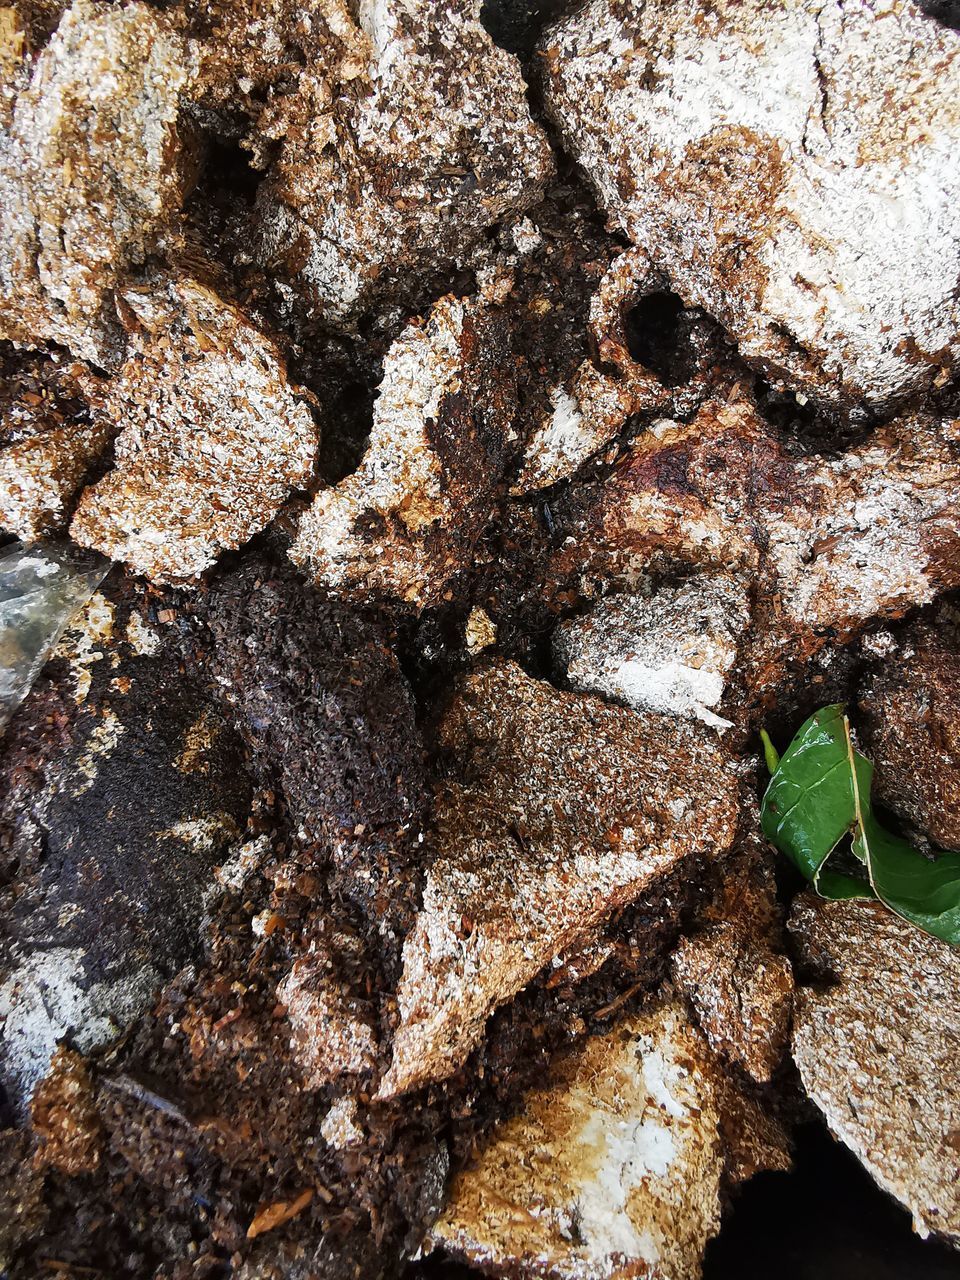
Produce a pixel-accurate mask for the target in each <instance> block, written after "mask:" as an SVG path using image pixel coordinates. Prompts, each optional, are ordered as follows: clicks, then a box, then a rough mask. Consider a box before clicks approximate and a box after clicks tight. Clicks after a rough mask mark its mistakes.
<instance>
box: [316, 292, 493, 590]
mask: <svg viewBox="0 0 960 1280" xmlns="http://www.w3.org/2000/svg"><path fill="white" fill-rule="evenodd" d="M511 361H512V357H511V354H510V350H509V345H508V336H507V330H506V327H505V324H504V322H503V320H502V319H501V318H499V317H498V316H497V315H496V314H495V313H494V312H492V311H491V310H489V309H487V308H486V307H484V306H483V305H482V304H476V303H470V302H464V301H463V300H461V299H459V298H453V297H448V298H444V299H442V300H441V301H440V302H438V303H437V304H436V305H435V306H434V308H433V309H432V311H431V312H430V314H429V315H428V316H427V318H426V319H425V320H423V321H414V322H412V323H411V324H410V325H408V326H407V328H406V329H404V331H403V333H402V334H401V335H400V337H399V338H398V339H397V341H396V342H395V343H394V344H393V346H392V347H391V348H390V351H389V352H388V354H387V358H386V364H385V369H384V377H383V381H382V383H381V385H380V394H379V398H378V399H377V402H376V405H375V407H374V421H373V430H372V431H371V434H370V442H369V445H368V447H367V452H366V454H365V456H364V459H363V461H362V463H361V464H360V467H359V468H358V469H357V470H356V471H355V472H354V473H353V474H352V475H350V476H348V477H347V478H346V479H345V480H343V481H341V482H340V484H338V485H336V486H335V487H334V488H332V489H327V490H324V491H322V492H321V493H319V494H318V495H317V497H316V498H315V499H314V502H313V505H312V507H311V508H310V510H309V511H308V512H307V513H306V514H305V515H304V517H303V519H302V521H301V523H300V532H299V536H298V538H297V541H296V543H295V544H294V547H293V549H292V550H291V553H290V554H291V556H292V558H293V560H294V562H295V563H296V564H298V565H301V566H302V567H303V568H304V569H305V570H306V571H307V572H308V573H310V574H311V575H312V577H313V578H314V579H315V580H316V581H317V582H319V583H322V584H323V585H325V586H327V587H330V588H331V589H332V590H334V591H337V592H341V593H344V594H349V595H351V596H352V597H354V598H358V599H361V600H362V599H364V598H373V599H376V598H378V597H383V596H387V597H394V598H397V599H400V600H402V601H405V602H406V603H408V604H411V605H413V606H415V607H416V608H418V609H421V608H423V607H425V606H426V605H429V604H435V603H436V602H437V601H438V600H439V598H440V595H441V593H442V591H443V588H444V586H445V585H446V583H447V582H448V581H449V580H450V578H451V577H453V575H454V574H456V573H457V572H458V571H459V570H461V569H464V568H467V567H469V565H470V564H471V562H472V557H473V548H474V545H475V543H476V540H477V538H478V537H479V535H480V533H481V532H482V530H483V528H484V526H485V525H486V522H487V519H488V518H489V515H490V510H491V507H492V505H493V497H494V492H495V490H496V486H497V483H498V480H499V478H500V475H501V472H502V470H503V466H504V461H505V457H506V449H507V439H508V433H509V431H510V428H511V425H512V415H513V412H514V405H515V401H514V380H513V374H512V371H511Z"/></svg>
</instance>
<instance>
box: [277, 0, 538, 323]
mask: <svg viewBox="0 0 960 1280" xmlns="http://www.w3.org/2000/svg"><path fill="white" fill-rule="evenodd" d="M480 8H481V5H480V0H465V3H461V4H457V5H436V4H432V3H428V2H426V0H362V2H361V3H360V5H359V8H358V11H357V16H356V17H355V16H354V14H353V13H351V11H350V9H348V7H347V5H346V4H338V3H327V4H325V5H323V6H322V7H321V12H322V14H323V16H322V18H315V19H314V22H315V24H316V27H315V34H314V36H313V39H314V48H315V50H316V52H315V54H314V59H313V60H312V61H311V62H310V63H308V65H307V66H306V67H305V68H304V69H303V70H302V71H301V72H300V73H299V76H298V83H297V91H296V92H295V93H293V94H288V95H286V96H278V97H277V98H276V99H275V100H274V102H273V103H272V104H271V105H272V110H271V112H269V113H264V114H265V117H266V118H261V120H260V121H259V124H258V127H259V129H260V130H261V131H262V132H264V133H265V134H266V135H267V137H269V138H276V139H279V140H280V147H279V154H278V155H277V157H276V160H275V161H274V163H273V164H272V166H271V168H270V170H269V173H268V176H267V180H266V183H265V186H264V189H263V191H262V193H261V195H260V198H259V200H258V206H257V223H256V237H257V240H258V242H259V244H258V250H257V252H258V256H259V257H260V259H261V261H262V262H263V264H264V266H265V267H266V268H267V269H268V270H269V271H271V272H272V273H274V274H279V275H281V276H285V277H286V278H287V280H289V282H290V285H291V286H292V287H293V288H294V289H295V290H296V291H297V292H298V294H300V295H301V297H302V299H303V301H304V302H305V304H306V306H307V308H308V309H309V310H311V311H313V312H315V313H318V314H320V315H322V316H325V317H327V318H330V319H334V320H338V321H346V320H348V319H349V318H350V317H352V316H355V315H357V314H358V313H361V312H362V311H363V310H364V309H365V308H367V307H369V306H370V304H371V301H372V300H374V299H378V300H382V299H384V298H390V297H391V295H396V294H399V295H400V296H402V295H403V293H404V290H405V289H406V290H407V291H409V289H410V288H411V285H412V286H413V287H416V286H417V285H418V284H420V283H421V282H420V281H418V280H417V279H416V274H417V273H418V272H419V273H423V272H427V273H435V272H437V271H438V270H442V269H444V268H447V269H449V268H451V267H453V266H454V265H455V264H456V262H457V261H459V260H460V258H461V256H462V255H463V254H465V252H466V251H467V250H468V249H469V247H470V245H471V242H472V241H474V240H476V239H477V238H478V237H479V236H480V234H481V233H482V231H483V229H484V228H485V227H488V226H489V225H490V224H491V223H494V222H496V221H497V220H498V219H500V218H502V217H503V216H504V215H505V214H507V213H511V212H519V211H522V210H523V209H524V208H526V207H527V206H528V205H530V204H532V203H534V201H535V200H536V199H537V198H538V197H539V196H540V194H541V193H542V189H543V186H544V183H545V182H546V180H547V178H548V177H549V176H550V174H551V172H552V168H553V162H552V156H551V152H550V148H549V145H548V143H547V140H546V137H545V136H544V134H543V132H542V131H541V129H540V128H539V126H537V125H535V124H534V123H533V121H532V120H531V119H530V112H529V108H528V105H527V101H526V97H525V92H524V90H525V86H524V82H523V80H522V78H521V76H520V72H519V68H518V66H517V64H516V62H515V60H514V59H513V58H512V57H511V55H509V54H507V53H505V52H504V51H503V50H502V49H498V48H497V47H496V46H495V45H494V44H493V42H492V41H491V40H490V37H489V36H488V35H487V33H486V31H485V30H484V29H483V27H482V26H481V24H480V21H479V16H480ZM324 25H325V26H326V28H327V32H328V34H327V36H326V39H325V40H324V39H323V38H322V34H321V33H322V30H323V26H324ZM301 38H302V37H301ZM494 104H495V109H491V108H492V107H493V106H494Z"/></svg>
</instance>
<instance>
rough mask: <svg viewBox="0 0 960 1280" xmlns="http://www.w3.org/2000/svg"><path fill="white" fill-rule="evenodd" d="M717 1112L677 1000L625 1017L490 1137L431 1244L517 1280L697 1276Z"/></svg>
mask: <svg viewBox="0 0 960 1280" xmlns="http://www.w3.org/2000/svg"><path fill="white" fill-rule="evenodd" d="M723 1107H724V1102H723V1095H722V1089H721V1088H719V1087H718V1071H717V1064H716V1062H715V1061H714V1060H713V1057H712V1055H711V1053H710V1050H709V1049H708V1048H707V1046H706V1044H705V1043H704V1041H703V1039H702V1037H701V1036H700V1035H699V1034H698V1033H697V1032H696V1031H695V1030H694V1029H693V1028H692V1027H691V1026H690V1025H689V1024H688V1022H687V1020H686V1016H685V1013H684V1011H683V1008H682V1006H680V1005H677V1004H665V1005H661V1006H660V1007H658V1008H655V1009H653V1010H651V1011H650V1012H649V1013H643V1014H638V1015H633V1016H631V1017H628V1018H625V1019H623V1020H621V1021H620V1022H619V1023H618V1024H617V1025H616V1026H615V1027H614V1028H613V1029H612V1030H611V1031H609V1032H608V1033H607V1034H606V1035H603V1036H597V1037H594V1038H591V1039H589V1040H587V1041H586V1042H585V1043H584V1044H583V1045H582V1046H580V1047H578V1048H577V1049H575V1050H573V1051H572V1052H569V1053H568V1054H566V1055H565V1056H564V1057H562V1058H561V1059H560V1060H559V1061H558V1062H557V1063H556V1064H555V1065H554V1067H553V1069H552V1071H551V1075H550V1077H549V1079H548V1081H547V1082H546V1083H545V1085H544V1087H543V1088H542V1089H539V1090H537V1091H536V1092H535V1093H532V1094H530V1095H529V1096H528V1097H527V1099H526V1100H525V1103H524V1105H523V1108H522V1110H521V1111H520V1112H519V1114H518V1115H516V1116H514V1117H512V1118H511V1119H509V1120H507V1121H506V1122H505V1123H503V1124H502V1125H500V1127H499V1128H498V1129H496V1130H495V1131H494V1133H493V1134H492V1135H491V1137H490V1139H489V1140H488V1141H487V1143H486V1145H485V1146H484V1147H483V1148H482V1149H481V1151H480V1152H479V1155H478V1157H477V1159H476V1162H475V1163H474V1164H473V1165H472V1166H470V1167H469V1168H467V1169H466V1170H464V1171H463V1172H462V1173H461V1174H460V1175H459V1176H458V1177H457V1179H456V1180H455V1182H454V1184H453V1187H452V1189H451V1192H450V1197H449V1200H448V1203H447V1206H446V1208H445V1209H444V1211H443V1213H442V1214H441V1216H440V1219H439V1221H438V1222H437V1223H436V1224H435V1226H434V1227H433V1228H432V1231H431V1233H430V1237H429V1240H430V1242H431V1243H432V1244H433V1245H434V1246H440V1247H442V1248H443V1249H445V1250H447V1251H448V1252H450V1253H452V1254H453V1255H454V1256H455V1257H458V1258H462V1259H463V1260H464V1261H466V1262H468V1263H470V1264H472V1265H475V1266H480V1267H482V1268H483V1269H484V1270H487V1269H489V1270H490V1271H491V1273H495V1274H497V1275H507V1274H509V1275H512V1276H518V1277H523V1278H524V1280H527V1278H528V1277H529V1280H533V1278H534V1277H536V1278H537V1280H626V1278H627V1277H633V1276H648V1275H649V1276H669V1277H670V1278H671V1280H694V1278H695V1277H697V1276H699V1274H700V1259H701V1256H702V1254H703V1250H704V1247H705V1246H706V1244H707V1241H708V1240H709V1239H710V1238H711V1236H713V1235H715V1234H716V1232H717V1230H718V1229H719V1226H720V1212H721V1202H720V1195H721V1185H722V1178H723V1167H724V1150H723V1143H722V1141H721V1134H720V1124H721V1117H722V1112H723Z"/></svg>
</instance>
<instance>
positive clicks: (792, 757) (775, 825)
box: [760, 705, 856, 880]
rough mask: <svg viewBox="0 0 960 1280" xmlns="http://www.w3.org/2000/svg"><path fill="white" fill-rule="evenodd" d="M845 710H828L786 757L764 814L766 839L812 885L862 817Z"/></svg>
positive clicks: (815, 719)
mask: <svg viewBox="0 0 960 1280" xmlns="http://www.w3.org/2000/svg"><path fill="white" fill-rule="evenodd" d="M843 722H844V715H843V707H841V706H839V705H835V706H830V707H823V708H822V710H820V711H818V712H816V713H815V714H814V715H812V716H811V717H810V719H809V720H807V721H806V722H805V723H804V724H803V725H802V726H801V727H800V730H799V732H798V733H797V734H796V736H795V737H794V739H793V741H792V742H791V743H790V745H789V747H787V749H786V751H785V752H784V754H783V755H782V756H781V758H780V762H779V764H778V766H777V768H776V771H775V772H774V774H773V777H772V778H771V779H770V783H769V785H768V787H767V790H766V794H765V795H764V797H763V806H762V808H761V811H760V819H761V824H762V826H763V834H764V835H765V836H766V837H767V839H768V840H769V841H771V843H773V844H775V845H776V846H777V848H778V849H780V850H781V851H782V852H783V853H785V854H786V855H787V857H788V858H789V859H790V861H791V862H792V863H793V864H794V866H795V867H797V869H798V870H799V871H801V872H802V873H803V875H804V876H806V878H807V879H808V880H814V879H816V876H817V872H818V871H819V870H820V868H821V866H822V865H823V864H824V862H826V860H827V858H829V856H830V854H831V853H832V852H833V850H834V849H835V848H836V847H837V845H838V844H839V843H840V841H841V840H842V839H843V837H844V836H845V835H846V834H847V833H848V832H849V831H850V829H851V827H852V826H853V823H854V820H855V818H856V806H855V803H854V798H853V785H852V782H851V777H850V768H849V765H848V762H847V749H846V737H845V734H844V730H843Z"/></svg>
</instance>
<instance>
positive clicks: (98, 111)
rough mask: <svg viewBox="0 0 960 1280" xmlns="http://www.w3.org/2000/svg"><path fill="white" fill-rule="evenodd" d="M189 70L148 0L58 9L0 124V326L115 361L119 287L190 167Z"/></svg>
mask: <svg viewBox="0 0 960 1280" xmlns="http://www.w3.org/2000/svg"><path fill="white" fill-rule="evenodd" d="M24 41H25V37H24ZM23 51H24V56H26V45H25V43H24V44H23ZM191 77H192V70H191V64H190V59H189V56H188V53H187V49H186V46H185V44H184V41H183V39H182V37H181V36H180V34H179V32H178V31H177V28H176V26H175V24H174V22H173V20H172V19H171V18H169V17H167V16H165V15H164V14H162V13H158V12H157V10H156V9H155V8H153V7H152V6H150V5H147V4H142V3H137V2H136V0H135V2H134V3H131V4H126V5H113V4H104V3H99V2H98V0H74V3H73V4H72V5H71V6H70V8H69V9H67V11H66V12H65V13H64V15H63V17H62V19H61V21H60V24H59V26H58V27H57V30H56V31H55V32H54V34H53V35H52V36H51V38H50V41H49V43H48V44H47V45H46V46H45V48H43V50H42V51H41V52H40V54H39V56H38V57H37V60H36V64H35V65H34V66H33V70H32V73H31V74H30V78H29V84H27V85H25V86H24V87H23V88H22V90H21V92H20V93H19V94H18V96H17V98H16V101H15V102H14V103H13V105H12V110H11V118H10V123H9V126H8V129H7V131H6V132H5V133H4V134H2V135H0V206H2V208H3V211H4V216H3V220H2V225H0V337H4V338H10V339H12V340H13V341H15V342H18V343H21V344H24V345H28V346H29V345H35V344H39V343H43V342H59V343H62V344H63V345H64V346H66V347H69V348H70V350H71V351H72V352H73V353H74V355H77V356H81V357H83V359H85V360H90V361H92V362H93V363H95V364H98V365H101V366H103V367H112V366H113V365H115V364H116V363H117V362H118V360H119V359H120V358H121V355H122V352H123V338H124V334H123V329H122V327H121V325H120V323H119V321H118V318H117V315H116V311H115V306H114V294H115V291H116V290H117V289H118V288H119V287H120V286H121V285H122V283H123V281H124V279H125V278H126V277H127V275H128V273H129V271H130V268H131V267H132V266H133V265H135V264H139V263H142V262H143V261H144V260H145V258H146V257H147V255H148V253H149V252H150V251H151V249H152V248H153V247H154V245H155V243H156V240H157V237H158V235H159V233H160V232H161V231H162V229H163V228H164V226H165V225H167V224H168V223H170V222H171V221H172V220H173V219H174V217H175V215H176V213H177V212H178V211H179V209H180V207H181V205H182V203H183V198H184V195H185V193H186V191H187V190H188V188H189V186H190V184H191V182H192V180H193V177H194V174H195V169H196V154H195V150H194V148H193V146H192V145H191V142H190V139H189V137H188V136H185V135H184V133H183V129H182V125H181V122H180V119H179V116H180V100H181V93H182V92H183V91H184V90H185V88H186V86H187V85H188V84H189V83H190V80H191Z"/></svg>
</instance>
